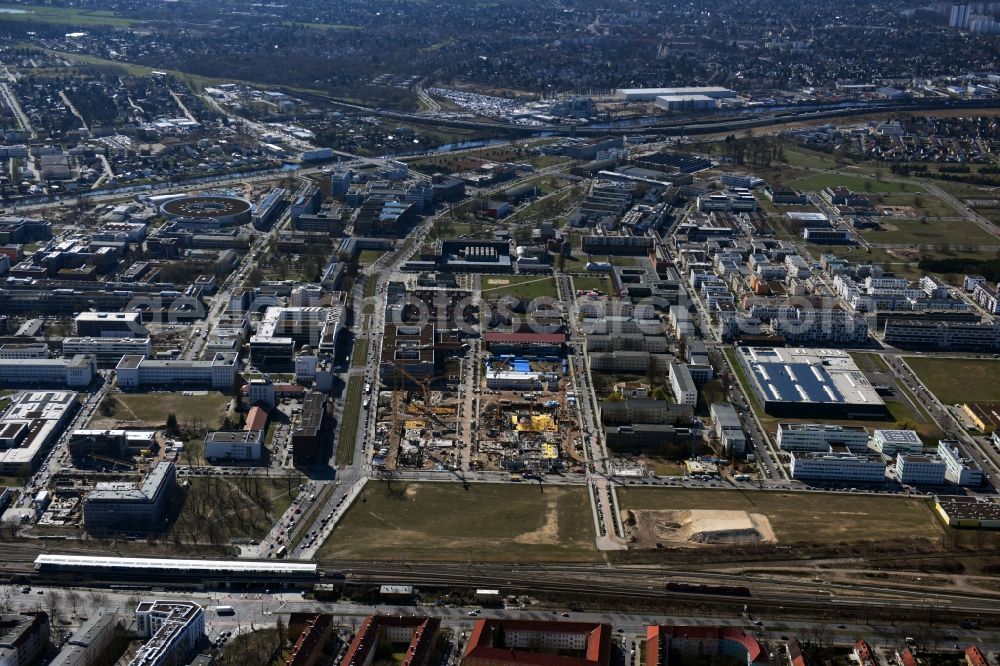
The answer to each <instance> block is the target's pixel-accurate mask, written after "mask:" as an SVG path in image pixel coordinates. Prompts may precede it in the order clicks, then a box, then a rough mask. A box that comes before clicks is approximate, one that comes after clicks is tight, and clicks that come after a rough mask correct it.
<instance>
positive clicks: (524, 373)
mask: <svg viewBox="0 0 1000 666" xmlns="http://www.w3.org/2000/svg"><path fill="white" fill-rule="evenodd" d="M480 370H481V371H482V372H481V375H480V379H479V383H477V385H476V387H475V390H476V391H477V392H478V393H479V396H480V400H479V405H478V425H479V428H478V437H477V441H476V445H475V447H474V448H473V451H472V465H473V466H474V468H476V469H491V470H505V471H508V472H510V473H511V474H522V475H532V474H543V473H548V472H563V471H566V470H569V469H576V468H578V467H580V466H582V465H583V463H584V453H583V445H582V439H581V437H580V432H579V421H578V418H577V411H576V405H575V397H574V396H573V395H572V391H571V390H569V387H570V385H569V384H568V376H567V373H566V365H565V362H564V361H562V360H561V359H560V358H559V357H557V356H550V355H546V356H524V357H515V356H512V355H501V356H490V357H487V358H486V360H485V362H484V363H483V364H482V366H481V367H480ZM514 478H515V479H516V477H514Z"/></svg>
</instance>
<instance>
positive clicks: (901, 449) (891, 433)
mask: <svg viewBox="0 0 1000 666" xmlns="http://www.w3.org/2000/svg"><path fill="white" fill-rule="evenodd" d="M872 448H873V449H875V450H876V451H878V452H879V453H881V454H882V455H885V456H894V455H896V454H897V453H922V452H923V450H924V443H923V442H922V441H921V440H920V435H918V434H917V433H916V431H915V430H876V431H875V432H873V433H872Z"/></svg>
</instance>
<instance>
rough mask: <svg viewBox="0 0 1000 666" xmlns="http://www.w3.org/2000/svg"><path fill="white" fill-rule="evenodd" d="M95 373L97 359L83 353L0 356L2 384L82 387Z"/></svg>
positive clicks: (92, 378) (86, 384) (88, 384)
mask: <svg viewBox="0 0 1000 666" xmlns="http://www.w3.org/2000/svg"><path fill="white" fill-rule="evenodd" d="M95 374H97V359H96V358H95V357H94V356H90V355H86V354H75V355H73V356H72V357H70V358H7V359H0V385H2V386H24V385H31V386H36V387H37V386H63V387H66V388H85V387H87V386H90V383H91V382H92V381H94V375H95Z"/></svg>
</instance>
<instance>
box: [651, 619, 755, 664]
mask: <svg viewBox="0 0 1000 666" xmlns="http://www.w3.org/2000/svg"><path fill="white" fill-rule="evenodd" d="M664 639H665V640H667V641H670V640H672V639H677V640H685V641H692V640H694V641H716V642H721V641H727V642H734V643H738V644H739V645H741V646H742V647H743V649H744V650H746V653H747V662H748V663H750V664H767V663H769V662H770V659H769V656H768V653H767V650H765V649H764V646H763V645H761V644H760V642H759V641H758V640H757V639H756V638H754V637H753V636H751V635H750V634H747V633H746V632H744V631H743V630H742V629H737V628H735V627H708V626H677V627H671V626H649V627H646V666H658V665H659V663H660V661H661V660H660V654H659V653H660V642H661V640H664Z"/></svg>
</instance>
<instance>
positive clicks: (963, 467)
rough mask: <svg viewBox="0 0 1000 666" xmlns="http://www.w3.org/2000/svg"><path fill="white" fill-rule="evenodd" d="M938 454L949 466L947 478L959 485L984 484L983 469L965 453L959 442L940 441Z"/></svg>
mask: <svg viewBox="0 0 1000 666" xmlns="http://www.w3.org/2000/svg"><path fill="white" fill-rule="evenodd" d="M937 454H938V455H939V456H941V459H942V460H944V464H945V465H946V466H947V470H946V471H945V479H947V480H948V481H950V482H951V483H954V484H956V485H959V486H981V485H983V470H981V469H979V467H977V466H976V463H975V462H973V461H972V459H971V458H969V457H968V456H966V455H965V452H964V451H963V450H962V449H961V447H960V446H959V444H958V442H950V441H940V442H938V448H937Z"/></svg>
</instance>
